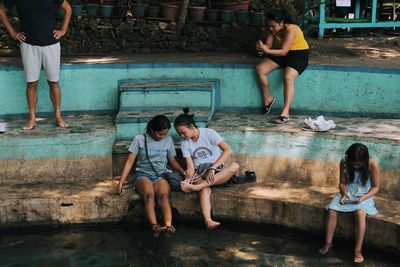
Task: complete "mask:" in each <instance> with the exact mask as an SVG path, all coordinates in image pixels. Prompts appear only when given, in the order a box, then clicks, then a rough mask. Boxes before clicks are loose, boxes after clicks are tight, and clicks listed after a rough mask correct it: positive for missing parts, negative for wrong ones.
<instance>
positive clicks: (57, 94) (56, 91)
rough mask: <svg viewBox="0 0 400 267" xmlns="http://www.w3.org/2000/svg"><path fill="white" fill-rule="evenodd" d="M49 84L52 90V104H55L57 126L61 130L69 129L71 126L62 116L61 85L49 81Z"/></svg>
mask: <svg viewBox="0 0 400 267" xmlns="http://www.w3.org/2000/svg"><path fill="white" fill-rule="evenodd" d="M47 83H48V84H49V88H50V98H51V102H52V103H53V108H54V118H55V121H56V124H57V126H58V127H60V128H67V127H68V126H69V125H68V123H66V122H65V121H64V120H63V118H62V116H61V91H60V85H59V84H58V82H50V81H47Z"/></svg>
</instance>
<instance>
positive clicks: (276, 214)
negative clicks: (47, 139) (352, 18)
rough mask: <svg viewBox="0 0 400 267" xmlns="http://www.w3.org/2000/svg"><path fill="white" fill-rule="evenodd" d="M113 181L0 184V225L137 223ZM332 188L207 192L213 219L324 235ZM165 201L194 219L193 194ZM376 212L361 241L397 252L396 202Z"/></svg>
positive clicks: (342, 227) (347, 222)
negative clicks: (289, 228) (272, 225)
mask: <svg viewBox="0 0 400 267" xmlns="http://www.w3.org/2000/svg"><path fill="white" fill-rule="evenodd" d="M117 184H118V182H117V181H116V180H111V179H107V180H105V181H97V182H91V183H89V184H85V185H82V184H67V185H65V184H61V185H55V184H53V185H9V186H0V227H2V228H5V227H10V226H15V225H18V226H21V225H50V224H53V225H54V224H77V223H100V222H103V223H104V222H118V221H122V220H128V221H133V222H139V221H143V217H144V216H143V208H142V206H143V204H142V201H141V200H140V199H139V196H138V195H137V194H135V193H133V191H132V190H128V189H127V190H126V191H127V192H126V193H125V194H124V195H123V196H122V197H119V196H118V195H116V187H117ZM336 192H337V190H335V189H332V188H324V187H309V188H301V187H297V188H296V187H288V186H284V185H277V184H268V183H266V181H265V180H258V181H257V183H253V184H248V185H241V186H234V187H229V188H226V187H225V188H216V189H213V193H212V207H213V214H214V216H215V217H216V218H217V219H230V220H235V221H242V222H250V223H268V224H278V225H284V226H287V227H291V228H295V229H299V230H302V231H312V232H313V233H321V235H322V234H323V233H324V227H325V213H326V212H325V210H324V207H325V205H326V204H328V203H329V201H330V200H331V198H332V197H333V196H334V195H335V193H336ZM171 205H172V206H173V207H174V208H176V209H177V211H178V213H179V214H180V215H181V216H184V217H198V218H199V220H200V217H199V216H200V212H199V206H198V200H197V196H196V194H195V193H191V194H184V193H172V195H171ZM376 205H377V208H378V209H379V211H380V215H377V216H373V217H368V218H367V234H366V240H365V242H366V243H368V244H369V245H374V246H378V247H380V248H384V249H394V250H395V251H398V252H400V251H399V247H400V201H393V200H389V199H387V198H385V196H380V197H377V198H376ZM353 227H354V222H353V218H352V216H351V214H343V216H340V217H339V221H338V228H337V231H336V235H337V236H339V237H342V238H346V239H353V238H354V237H353V233H354V228H353Z"/></svg>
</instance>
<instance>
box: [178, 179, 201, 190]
mask: <svg viewBox="0 0 400 267" xmlns="http://www.w3.org/2000/svg"><path fill="white" fill-rule="evenodd" d="M181 189H182V191H183V192H185V193H188V192H192V191H200V190H201V188H199V187H198V186H197V185H195V184H191V183H188V182H185V181H182V182H181Z"/></svg>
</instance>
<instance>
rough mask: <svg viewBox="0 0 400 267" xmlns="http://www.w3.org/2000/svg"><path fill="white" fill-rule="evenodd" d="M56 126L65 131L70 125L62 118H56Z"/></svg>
mask: <svg viewBox="0 0 400 267" xmlns="http://www.w3.org/2000/svg"><path fill="white" fill-rule="evenodd" d="M56 125H57V126H58V127H60V128H63V129H65V128H68V127H69V124H68V123H66V122H65V121H64V120H63V119H62V118H56Z"/></svg>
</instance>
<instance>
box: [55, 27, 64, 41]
mask: <svg viewBox="0 0 400 267" xmlns="http://www.w3.org/2000/svg"><path fill="white" fill-rule="evenodd" d="M66 33H67V30H63V29H61V30H54V31H53V37H54V38H55V39H56V40H59V39H60V38H61V37H63V36H64V35H65V34H66Z"/></svg>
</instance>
